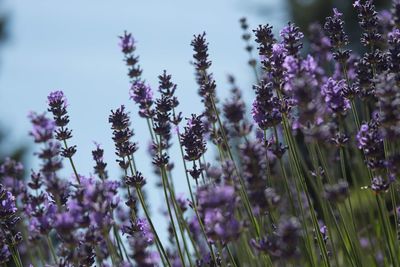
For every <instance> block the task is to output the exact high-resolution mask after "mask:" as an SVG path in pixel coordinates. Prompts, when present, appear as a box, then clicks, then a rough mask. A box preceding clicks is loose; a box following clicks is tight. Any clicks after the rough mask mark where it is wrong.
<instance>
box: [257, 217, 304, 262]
mask: <svg viewBox="0 0 400 267" xmlns="http://www.w3.org/2000/svg"><path fill="white" fill-rule="evenodd" d="M299 238H300V223H299V221H298V219H297V218H294V217H292V218H288V219H281V220H280V221H279V224H278V227H277V230H276V231H275V232H274V233H273V234H272V235H269V236H267V237H265V238H263V239H261V240H260V241H255V240H252V245H253V246H254V247H255V248H256V249H257V250H259V251H263V252H265V253H267V254H269V255H270V256H272V257H273V258H276V259H285V258H290V257H294V256H296V254H297V253H298V243H299Z"/></svg>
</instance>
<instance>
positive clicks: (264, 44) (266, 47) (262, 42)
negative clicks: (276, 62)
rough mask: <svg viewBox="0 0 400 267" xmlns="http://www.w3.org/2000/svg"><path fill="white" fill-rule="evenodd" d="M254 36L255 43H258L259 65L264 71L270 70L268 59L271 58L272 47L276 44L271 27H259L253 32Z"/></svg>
mask: <svg viewBox="0 0 400 267" xmlns="http://www.w3.org/2000/svg"><path fill="white" fill-rule="evenodd" d="M253 32H254V34H255V36H256V39H255V41H256V43H258V48H257V49H258V54H259V55H260V57H261V63H262V64H263V67H264V69H265V70H266V71H268V70H270V69H271V63H270V57H271V56H272V47H273V45H274V44H275V43H276V40H275V38H274V35H273V33H272V26H270V25H268V24H266V25H259V26H258V28H257V29H255V30H253Z"/></svg>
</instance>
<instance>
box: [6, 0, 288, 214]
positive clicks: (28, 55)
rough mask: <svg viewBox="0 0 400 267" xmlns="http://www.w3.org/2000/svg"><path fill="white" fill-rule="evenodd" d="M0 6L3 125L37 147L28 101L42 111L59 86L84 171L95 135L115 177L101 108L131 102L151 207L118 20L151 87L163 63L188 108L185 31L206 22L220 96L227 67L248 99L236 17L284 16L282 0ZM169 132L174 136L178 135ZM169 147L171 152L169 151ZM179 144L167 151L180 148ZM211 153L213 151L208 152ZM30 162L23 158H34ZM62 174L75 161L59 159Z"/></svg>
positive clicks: (263, 19)
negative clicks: (2, 20)
mask: <svg viewBox="0 0 400 267" xmlns="http://www.w3.org/2000/svg"><path fill="white" fill-rule="evenodd" d="M2 2H4V3H3V6H2V7H3V8H2V9H3V10H4V11H5V12H6V13H8V14H9V16H10V25H9V32H10V39H9V41H8V43H7V45H6V46H5V47H3V49H2V51H1V56H0V58H1V65H0V122H1V123H2V124H4V125H6V126H7V127H8V128H7V129H8V130H9V133H10V135H11V141H12V143H24V144H28V145H31V148H32V151H33V150H34V149H35V147H34V144H33V142H31V140H30V139H29V138H28V137H27V132H28V131H29V128H30V125H29V120H28V119H27V114H28V112H29V111H30V110H34V111H44V110H45V109H46V96H47V95H48V93H49V92H50V91H52V90H56V89H61V90H63V91H64V92H65V94H66V95H67V97H68V100H69V103H70V105H69V108H68V109H69V113H70V118H71V124H70V126H71V128H72V129H73V134H74V137H73V138H72V140H71V141H70V143H71V144H76V145H77V147H78V152H77V154H76V156H75V162H76V165H77V168H78V170H79V172H80V173H82V174H89V173H90V172H91V171H92V165H93V163H92V161H91V153H90V151H91V149H93V147H94V145H93V141H97V142H99V143H101V144H102V145H103V146H104V149H105V159H106V160H107V162H108V164H109V171H110V173H111V175H112V176H113V177H116V178H117V176H118V174H119V170H118V167H117V165H116V164H115V156H114V147H113V144H112V142H111V130H110V129H109V124H108V121H107V120H108V115H109V114H110V110H111V109H115V108H117V107H118V106H119V105H121V104H124V105H126V106H127V108H128V109H129V110H130V111H132V115H133V117H132V120H133V123H132V125H133V127H134V129H135V133H136V136H135V140H137V141H139V146H140V148H141V149H140V151H139V152H138V153H137V156H136V157H137V158H138V159H140V160H137V161H138V162H139V166H140V167H139V168H140V169H141V170H142V171H143V172H144V174H145V175H146V176H147V178H148V186H146V187H147V190H148V196H149V197H150V198H151V199H152V200H153V199H154V204H152V206H153V208H158V207H159V206H160V205H159V204H158V203H160V201H161V199H160V198H159V196H160V195H161V194H158V192H157V193H154V192H155V191H154V189H153V185H154V183H155V180H154V177H152V173H151V168H150V162H151V160H150V159H149V158H148V156H147V153H146V148H147V141H148V140H149V135H148V132H147V128H146V124H145V121H143V120H141V119H139V118H138V116H137V108H136V107H135V106H134V105H133V103H132V102H131V101H130V100H129V96H128V90H129V83H128V78H127V76H126V72H127V71H126V68H125V66H124V64H123V62H122V55H121V53H120V50H119V47H118V45H117V43H118V38H117V36H118V35H120V34H121V33H122V32H123V31H124V30H127V31H130V32H132V33H133V35H134V36H135V39H136V40H138V44H137V47H138V49H137V53H138V54H139V55H140V64H141V66H142V68H143V70H144V72H143V76H144V78H145V79H146V80H147V81H148V82H149V83H150V84H151V85H152V86H153V87H154V88H156V86H157V76H158V75H159V74H161V73H162V71H163V70H164V69H166V70H167V71H168V72H169V73H170V74H172V76H173V80H174V82H175V83H177V84H178V91H177V95H178V97H179V100H180V103H181V106H180V109H181V111H183V113H184V115H185V116H188V115H189V114H190V113H194V112H195V113H198V112H201V110H202V107H201V105H200V99H199V98H198V97H197V87H196V84H195V81H194V76H193V67H192V66H191V65H190V64H189V62H190V60H191V58H192V48H191V47H190V45H189V44H190V41H191V39H192V36H193V34H197V33H201V32H203V31H206V33H207V39H208V41H209V43H210V46H209V47H210V51H209V52H210V58H211V59H212V61H213V66H212V71H213V72H214V74H215V78H216V80H217V93H218V95H219V97H220V98H221V99H224V98H225V97H226V95H227V92H228V90H229V87H228V86H227V84H226V75H227V74H228V73H231V74H234V75H235V76H236V77H237V80H238V84H239V85H240V87H241V88H242V89H243V90H244V94H245V97H246V99H248V100H250V99H251V97H252V89H251V84H252V82H253V76H252V73H251V71H250V69H249V67H248V66H247V64H246V62H247V60H248V55H247V54H246V52H245V51H244V49H243V47H244V43H243V42H242V41H241V39H240V36H241V30H240V28H239V23H238V20H239V18H240V17H242V16H246V17H247V18H248V20H249V23H250V24H251V26H252V28H255V27H256V26H257V25H258V24H263V23H267V22H268V23H270V24H272V25H274V27H275V30H277V29H279V28H281V27H282V26H283V25H284V24H285V23H286V21H287V17H286V14H285V12H284V9H285V8H284V4H283V2H284V1H278V0H276V1H274V0H268V1H261V0H247V1H239V0H218V1H212V0H203V1H190V0H174V1H154V0H147V1H134V0H130V1H128V0H123V1H122V0H116V1H101V0H85V1H82V0H80V1H79V0H70V1H56V0H36V1H33V0H29V1H28V0H5V1H2ZM260 3H263V5H265V6H267V8H266V9H267V10H268V11H269V12H268V14H266V15H264V16H260V14H258V13H257V7H258V5H259V4H260ZM175 140H176V137H175ZM175 155H176V156H175ZM178 155H179V154H178V153H177V149H175V150H173V152H172V158H174V157H175V158H177V156H178ZM209 156H210V157H212V155H211V154H210V153H209ZM36 166H37V162H35V161H32V162H30V166H29V168H31V167H33V168H35V167H36ZM66 167H67V171H66V173H65V175H66V176H69V175H70V174H71V173H72V171H71V170H70V168H69V166H68V165H66ZM181 170H182V167H181V165H180V163H177V168H176V171H175V172H174V179H175V184H176V185H177V186H178V190H177V191H183V190H184V188H185V184H184V176H183V173H182V172H181Z"/></svg>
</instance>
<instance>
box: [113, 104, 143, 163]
mask: <svg viewBox="0 0 400 267" xmlns="http://www.w3.org/2000/svg"><path fill="white" fill-rule="evenodd" d="M108 122H109V123H110V124H111V129H112V130H113V138H112V139H113V141H114V144H115V149H116V152H115V154H116V155H117V156H118V157H119V158H120V159H118V160H117V162H118V163H119V165H120V167H121V168H123V169H127V168H128V167H129V165H127V162H126V161H125V160H127V158H128V157H130V156H132V154H133V153H135V152H136V150H137V145H136V143H133V142H131V141H130V138H131V137H132V136H133V131H132V130H131V129H130V128H129V126H130V121H129V114H128V113H127V112H126V111H125V106H123V105H122V106H121V107H120V108H118V109H116V110H115V111H113V110H111V115H110V116H109V118H108Z"/></svg>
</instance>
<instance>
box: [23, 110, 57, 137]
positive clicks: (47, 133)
mask: <svg viewBox="0 0 400 267" xmlns="http://www.w3.org/2000/svg"><path fill="white" fill-rule="evenodd" d="M28 118H29V119H30V120H31V123H32V126H33V128H32V130H31V131H30V132H29V135H30V136H32V137H33V139H34V141H35V143H45V142H47V141H49V140H50V139H52V138H53V133H54V130H55V126H56V125H55V122H54V121H53V120H51V119H49V118H47V117H46V115H45V114H44V113H43V114H37V113H36V112H31V113H30V114H29V115H28Z"/></svg>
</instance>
